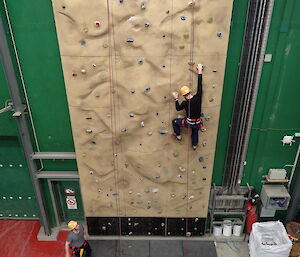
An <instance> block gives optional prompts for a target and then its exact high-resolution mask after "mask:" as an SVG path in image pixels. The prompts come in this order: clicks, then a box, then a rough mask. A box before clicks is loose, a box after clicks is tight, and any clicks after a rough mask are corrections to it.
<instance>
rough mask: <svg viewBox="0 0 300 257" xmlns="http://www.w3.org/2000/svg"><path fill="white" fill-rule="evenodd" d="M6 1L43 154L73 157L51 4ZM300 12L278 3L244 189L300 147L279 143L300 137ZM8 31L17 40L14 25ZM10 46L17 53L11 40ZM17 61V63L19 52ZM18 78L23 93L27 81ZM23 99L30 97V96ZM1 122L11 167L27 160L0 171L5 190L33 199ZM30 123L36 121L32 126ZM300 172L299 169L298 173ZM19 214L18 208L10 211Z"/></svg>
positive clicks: (11, 135) (1, 89)
mask: <svg viewBox="0 0 300 257" xmlns="http://www.w3.org/2000/svg"><path fill="white" fill-rule="evenodd" d="M7 2H8V10H9V14H10V19H11V23H12V28H13V31H14V36H15V40H16V45H17V49H18V54H19V58H20V63H21V67H22V71H23V75H24V80H25V84H26V91H27V95H28V99H29V103H30V109H31V113H32V117H33V121H34V129H35V132H36V137H37V141H38V146H39V149H40V151H43V152H52V151H54V152H69V151H70V152H72V151H74V145H73V139H72V132H71V126H70V119H69V112H68V107H67V99H66V92H65V87H64V80H63V73H62V67H61V61H60V54H59V49H58V42H57V36H56V30H55V23H54V18H53V11H52V6H51V1H44V0H35V1H33V0H31V1H30V0H26V1H25V0H18V1H17V2H16V1H7ZM247 6H248V0H235V1H234V8H233V17H232V23H231V33H230V40H229V46H228V56H227V63H226V74H225V81H224V91H223V98H222V106H221V117H220V123H219V131H218V139H217V149H216V156H215V164H214V173H213V182H214V183H216V184H218V185H220V184H221V182H222V174H223V170H224V165H225V159H226V150H227V144H228V135H229V132H230V122H231V114H232V109H233V100H234V94H235V87H236V83H237V74H238V70H239V61H240V55H241V49H242V43H243V33H244V27H245V19H246V14H247V13H246V11H247ZM0 8H1V9H0V15H1V18H2V19H3V20H4V22H5V23H6V19H5V14H4V8H3V3H2V1H1V4H0ZM299 13H300V1H297V0H276V1H275V6H274V13H273V18H272V23H271V29H270V35H269V40H268V44H267V53H270V54H272V55H273V58H272V62H271V63H265V64H264V66H263V73H262V78H261V83H260V89H259V94H258V99H257V106H256V109H255V115H254V121H253V127H252V130H251V135H250V141H249V148H248V152H247V157H246V161H247V165H246V166H245V170H244V176H243V180H242V182H243V184H245V183H246V182H248V183H250V184H251V185H253V186H254V187H255V188H257V189H260V188H261V180H262V175H264V174H266V173H267V171H268V169H269V168H281V167H283V166H284V165H285V164H291V163H292V162H293V159H294V157H295V153H296V148H297V144H298V143H297V144H293V145H292V146H282V144H281V142H280V140H281V139H282V137H283V135H291V134H293V133H295V132H296V131H298V132H300V115H298V113H297V112H298V110H300V108H299V105H300V101H299V97H300V86H299V82H300V80H299V78H298V77H297V70H298V60H299V59H300V48H299V47H297V46H299V45H300V33H299V32H300V31H299V29H300V26H299V19H300V18H299V15H297V14H299ZM6 30H7V36H8V40H10V38H9V33H8V28H7V25H6ZM10 47H11V49H12V45H11V41H10ZM12 56H13V59H14V61H15V57H14V55H13V52H12ZM1 68H2V67H0V104H1V106H4V104H5V101H6V100H7V99H9V94H8V91H7V85H6V82H5V79H4V75H3V71H2V69H1ZM16 71H17V69H16ZM18 76H19V74H18ZM18 80H19V84H20V88H21V83H20V79H19V78H18ZM22 97H23V99H24V96H22ZM24 101H25V100H24ZM0 125H1V126H0V157H1V160H4V161H5V163H8V164H9V163H10V162H12V160H14V161H15V162H14V163H15V164H16V165H17V164H18V163H22V167H13V168H11V169H8V167H9V166H8V167H6V168H5V170H4V169H3V168H2V170H1V168H0V171H3V172H1V173H0V176H1V178H2V179H4V180H5V181H6V182H5V183H2V184H1V187H0V188H1V189H0V193H1V195H4V194H5V195H9V194H12V192H13V190H12V188H14V187H15V186H19V189H20V190H21V189H22V192H24V195H25V194H26V195H33V188H32V185H31V181H30V178H29V174H28V168H27V165H26V163H25V159H24V156H23V153H22V149H21V147H20V143H19V139H18V136H17V135H18V132H17V127H16V123H15V121H14V119H13V117H12V116H11V113H6V114H1V115H0ZM31 125H32V124H29V126H30V127H31ZM31 128H32V127H31ZM32 138H33V135H32ZM299 141H300V140H299ZM33 142H34V140H33ZM34 148H35V149H37V145H34ZM42 165H43V166H42ZM42 165H39V166H40V167H43V169H44V170H77V166H76V161H74V160H56V161H54V160H53V161H52V160H51V161H44V162H43V163H42ZM8 171H9V172H8ZM298 171H299V170H298V169H297V174H298V173H299V172H298ZM18 172H22V176H21V177H20V179H19V177H18V176H16V175H17V174H18ZM1 178H0V179H1ZM1 181H2V180H1ZM21 181H22V184H21ZM12 186H13V187H12ZM43 189H44V190H45V192H46V199H47V203H48V204H47V205H48V208H49V211H50V213H51V214H52V215H51V216H52V224H54V223H55V222H54V218H53V211H52V207H51V200H50V195H49V190H48V186H47V183H46V182H45V181H44V182H43ZM16 195H17V193H16ZM17 202H18V201H17V200H16V199H13V202H10V203H8V202H5V201H1V206H0V207H1V208H3V209H5V208H8V209H9V208H10V207H9V206H16V208H18V207H17V206H18V205H17ZM12 203H13V204H12ZM18 203H19V202H18ZM26 206H31V207H32V208H31V209H32V210H34V212H35V213H36V212H37V205H36V203H35V201H32V202H31V204H29V205H28V202H26V203H24V204H23V205H22V209H24V210H25V211H26V208H27V207H26ZM25 207H26V208H25ZM11 208H13V207H11ZM13 211H14V210H13V209H12V210H11V212H13ZM16 211H17V209H15V212H16ZM5 215H6V214H5Z"/></svg>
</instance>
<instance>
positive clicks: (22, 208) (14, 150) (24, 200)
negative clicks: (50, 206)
mask: <svg viewBox="0 0 300 257" xmlns="http://www.w3.org/2000/svg"><path fill="white" fill-rule="evenodd" d="M0 142H1V144H0V216H1V215H3V216H4V217H9V216H11V217H27V218H36V217H38V216H39V211H38V206H37V203H36V198H35V193H34V190H33V187H32V183H31V179H30V175H29V171H28V169H27V165H26V160H25V157H24V155H23V152H22V148H21V146H20V144H19V142H18V138H17V137H0ZM16 215H17V216H16Z"/></svg>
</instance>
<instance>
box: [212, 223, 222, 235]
mask: <svg viewBox="0 0 300 257" xmlns="http://www.w3.org/2000/svg"><path fill="white" fill-rule="evenodd" d="M213 234H214V236H220V235H222V226H221V225H214V227H213Z"/></svg>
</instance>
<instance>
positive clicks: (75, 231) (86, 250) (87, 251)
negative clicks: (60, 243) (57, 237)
mask: <svg viewBox="0 0 300 257" xmlns="http://www.w3.org/2000/svg"><path fill="white" fill-rule="evenodd" d="M68 227H69V229H70V230H71V231H70V232H69V234H68V236H67V239H66V244H65V251H66V255H65V256H66V257H70V248H71V250H72V254H73V256H74V257H82V256H84V257H91V256H92V255H91V254H92V250H91V247H90V245H89V243H88V242H87V241H86V240H85V237H87V234H86V232H85V231H84V229H83V226H82V225H80V224H78V222H77V221H74V220H71V221H70V222H69V223H68Z"/></svg>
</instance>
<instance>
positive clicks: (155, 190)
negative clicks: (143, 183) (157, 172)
mask: <svg viewBox="0 0 300 257" xmlns="http://www.w3.org/2000/svg"><path fill="white" fill-rule="evenodd" d="M158 192H159V188H153V189H152V193H158ZM149 202H150V201H148V204H149ZM150 203H151V202H150Z"/></svg>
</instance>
